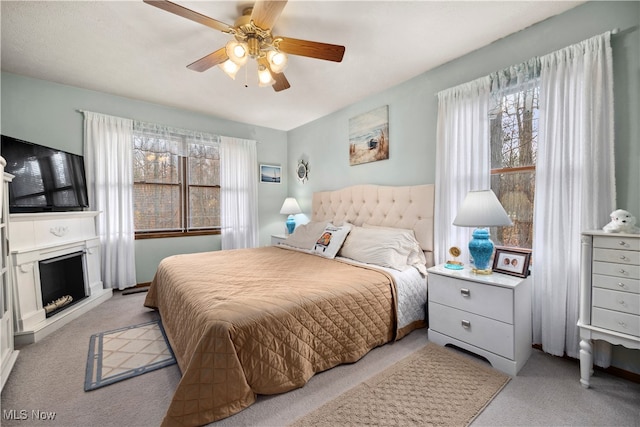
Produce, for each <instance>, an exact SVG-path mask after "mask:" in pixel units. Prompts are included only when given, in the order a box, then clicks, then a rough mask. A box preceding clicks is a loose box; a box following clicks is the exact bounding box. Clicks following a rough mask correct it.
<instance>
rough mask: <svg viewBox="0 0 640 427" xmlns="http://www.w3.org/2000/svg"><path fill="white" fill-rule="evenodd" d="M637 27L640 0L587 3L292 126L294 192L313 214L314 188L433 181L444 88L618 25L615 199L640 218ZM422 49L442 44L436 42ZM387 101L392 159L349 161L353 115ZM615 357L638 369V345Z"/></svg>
mask: <svg viewBox="0 0 640 427" xmlns="http://www.w3.org/2000/svg"><path fill="white" fill-rule="evenodd" d="M639 27H640V3H639V2H589V3H586V4H584V5H582V6H578V7H577V8H575V9H572V10H570V11H568V12H566V13H564V14H562V15H558V16H555V17H553V18H550V19H548V20H546V21H543V22H541V23H539V24H537V25H534V26H532V27H529V28H527V29H525V30H523V31H521V32H518V33H516V34H513V35H510V36H508V37H505V38H503V39H501V40H498V41H496V42H495V43H493V44H491V45H489V46H487V47H485V48H482V49H479V50H477V51H475V52H472V53H470V54H468V55H465V56H463V57H461V58H458V59H455V60H453V61H451V62H449V63H447V64H445V65H443V66H441V67H438V68H436V69H434V70H430V71H427V72H425V73H424V74H421V75H419V76H417V77H415V78H414V79H412V80H410V81H407V82H405V83H403V84H401V85H399V86H396V87H393V88H391V89H389V90H386V91H383V92H381V93H378V94H375V95H372V96H370V97H368V98H366V99H364V100H363V101H361V102H358V103H356V104H353V105H350V106H349V107H347V108H344V109H342V110H340V111H336V112H334V113H332V114H330V115H328V116H326V117H324V118H322V119H319V120H316V121H314V122H312V123H309V124H306V125H304V126H301V127H299V128H297V129H294V130H292V131H289V144H288V153H289V154H288V159H289V160H288V162H289V166H290V167H289V168H288V170H289V172H290V173H291V177H290V179H289V182H290V184H289V193H290V194H291V195H292V196H294V197H296V198H297V199H298V201H299V203H300V206H301V208H302V210H303V211H304V212H306V213H307V214H309V215H310V212H311V195H312V193H313V192H314V191H319V190H331V189H337V188H340V187H344V186H347V185H353V184H364V183H372V184H384V185H408V184H425V183H434V182H435V167H436V162H435V153H436V124H437V115H438V114H437V112H438V105H437V98H436V95H437V93H438V92H439V91H441V90H444V89H447V88H449V87H453V86H457V85H459V84H462V83H465V82H468V81H471V80H474V79H476V78H478V77H482V76H486V75H488V74H490V73H492V72H494V71H497V70H500V69H502V68H505V67H508V66H509V65H512V64H517V63H520V62H523V61H525V60H527V59H529V58H532V57H534V56H540V55H544V54H547V53H550V52H553V51H555V50H558V49H561V48H563V47H565V46H569V45H571V44H574V43H577V42H580V41H581V40H584V39H587V38H589V37H592V36H594V35H597V34H601V33H604V32H605V31H608V30H612V29H614V28H618V29H620V33H619V34H617V35H615V36H613V38H612V48H613V61H614V96H615V135H616V136H615V156H616V185H617V198H618V206H619V207H621V208H625V209H627V210H630V211H632V212H633V213H634V214H635V215H636V217H638V218H640V190H638V189H639V188H640V120H639V118H640V105H639V103H640V29H639ZM443 37H446V35H443ZM424 49H425V50H427V51H428V50H431V49H438V43H437V41H434V42H433V43H431V44H428V45H426V46H425V47H424ZM348 52H349V51H348V47H347V54H348ZM366 72H375V70H374V69H369V70H366ZM327 96H331V94H327ZM382 105H388V106H389V140H390V153H389V160H383V161H379V162H374V163H367V164H362V165H356V166H349V159H348V156H349V149H348V141H349V134H348V123H349V118H351V117H353V116H356V115H359V114H361V113H365V112H367V111H370V110H372V109H374V108H377V107H379V106H382ZM299 159H304V160H305V161H308V162H309V169H310V170H311V173H310V175H309V181H308V182H307V183H305V184H302V183H300V182H298V181H296V178H295V175H294V173H295V167H294V166H295V165H296V163H297V161H298V160H299ZM604 221H605V222H603V225H604V224H605V223H606V219H604ZM436 244H437V243H436ZM613 364H614V366H618V367H620V368H623V369H626V370H629V371H632V372H636V373H640V361H639V359H638V352H637V350H636V351H635V352H634V351H631V350H626V349H624V348H623V347H620V346H616V347H615V348H614V363H613Z"/></svg>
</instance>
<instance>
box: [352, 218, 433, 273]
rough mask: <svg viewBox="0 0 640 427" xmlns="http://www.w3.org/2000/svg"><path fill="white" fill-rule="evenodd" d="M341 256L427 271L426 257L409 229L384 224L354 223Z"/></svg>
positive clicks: (401, 269) (370, 262) (401, 268)
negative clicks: (356, 225) (359, 225)
mask: <svg viewBox="0 0 640 427" xmlns="http://www.w3.org/2000/svg"><path fill="white" fill-rule="evenodd" d="M340 256H344V257H346V258H351V259H353V260H355V261H359V262H364V263H367V264H374V265H379V266H382V267H389V268H393V269H395V270H399V271H404V270H406V269H407V268H410V267H415V268H416V269H417V270H418V271H420V272H421V273H422V274H426V270H427V269H426V265H425V264H426V258H425V256H424V253H423V252H422V249H421V248H420V244H419V243H418V241H417V240H416V238H415V235H414V233H413V231H412V230H404V229H395V228H387V227H372V226H367V227H355V228H354V229H353V230H352V231H351V233H350V234H349V237H348V238H347V240H346V241H345V242H344V245H343V246H342V249H341V250H340Z"/></svg>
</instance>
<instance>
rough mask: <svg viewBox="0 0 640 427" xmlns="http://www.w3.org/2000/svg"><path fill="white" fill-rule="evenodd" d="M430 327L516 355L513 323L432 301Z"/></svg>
mask: <svg viewBox="0 0 640 427" xmlns="http://www.w3.org/2000/svg"><path fill="white" fill-rule="evenodd" d="M429 328H431V329H433V330H435V331H438V332H440V333H442V334H445V335H448V336H450V337H452V338H456V339H458V340H460V341H464V342H466V343H469V344H471V345H474V346H476V347H480V348H482V349H484V350H487V351H490V352H492V353H495V354H498V355H500V356H503V357H506V358H509V359H513V358H514V347H513V346H514V337H513V325H509V324H506V323H503V322H498V321H497V320H493V319H488V318H486V317H483V316H479V315H477V314H473V313H469V312H466V311H462V310H457V309H455V308H451V307H447V306H444V305H441V304H436V303H433V302H431V301H430V302H429Z"/></svg>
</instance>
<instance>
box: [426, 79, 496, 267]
mask: <svg viewBox="0 0 640 427" xmlns="http://www.w3.org/2000/svg"><path fill="white" fill-rule="evenodd" d="M490 87H491V79H490V78H489V77H488V76H487V77H484V78H481V79H478V80H474V81H472V82H469V83H465V84H463V85H460V86H456V87H454V88H451V89H447V90H445V91H442V92H440V93H438V128H437V149H436V195H435V197H436V201H435V203H436V206H437V209H436V210H435V218H434V221H435V229H434V237H435V239H434V241H435V242H436V244H435V248H434V250H435V251H434V252H435V253H434V257H435V262H436V263H443V262H445V261H446V260H447V258H450V256H449V255H447V251H448V249H449V247H451V246H458V247H460V249H461V250H462V253H463V254H464V255H463V257H464V258H463V259H466V261H468V249H467V243H468V242H469V240H471V233H472V232H473V230H472V229H470V228H465V227H456V226H453V225H452V223H453V220H454V218H455V216H456V214H457V213H458V207H459V206H460V204H461V203H462V201H463V200H464V198H465V196H466V195H467V192H469V191H470V190H480V189H487V188H489V186H490V180H489V173H490V169H491V167H490V166H491V163H490V162H491V158H490V146H489V120H488V114H489V99H490Z"/></svg>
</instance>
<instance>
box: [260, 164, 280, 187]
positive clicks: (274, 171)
mask: <svg viewBox="0 0 640 427" xmlns="http://www.w3.org/2000/svg"><path fill="white" fill-rule="evenodd" d="M281 180H282V167H281V166H275V165H260V182H266V183H269V184H280V182H281Z"/></svg>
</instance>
